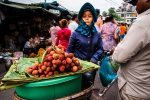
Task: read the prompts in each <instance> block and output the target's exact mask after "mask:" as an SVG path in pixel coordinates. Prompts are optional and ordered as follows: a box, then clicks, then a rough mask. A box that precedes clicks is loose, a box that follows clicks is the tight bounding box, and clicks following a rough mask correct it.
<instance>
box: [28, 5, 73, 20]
mask: <svg viewBox="0 0 150 100" xmlns="http://www.w3.org/2000/svg"><path fill="white" fill-rule="evenodd" d="M30 6H37V7H42V8H45V9H47V10H49V9H55V10H59V11H60V12H61V15H60V16H61V17H62V18H67V16H68V15H70V16H72V15H73V13H72V12H70V11H68V10H67V9H65V8H62V7H59V6H55V5H52V4H51V3H34V4H30Z"/></svg>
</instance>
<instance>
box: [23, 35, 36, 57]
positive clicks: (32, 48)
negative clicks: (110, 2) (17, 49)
mask: <svg viewBox="0 0 150 100" xmlns="http://www.w3.org/2000/svg"><path fill="white" fill-rule="evenodd" d="M36 51H37V50H36V44H35V42H34V40H33V37H32V36H29V38H28V41H26V43H25V45H24V54H27V55H29V54H30V53H37V52H36Z"/></svg>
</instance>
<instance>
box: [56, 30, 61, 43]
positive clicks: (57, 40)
mask: <svg viewBox="0 0 150 100" xmlns="http://www.w3.org/2000/svg"><path fill="white" fill-rule="evenodd" d="M59 32H60V31H58V32H57V37H56V42H55V45H58V44H59V40H60V37H59Z"/></svg>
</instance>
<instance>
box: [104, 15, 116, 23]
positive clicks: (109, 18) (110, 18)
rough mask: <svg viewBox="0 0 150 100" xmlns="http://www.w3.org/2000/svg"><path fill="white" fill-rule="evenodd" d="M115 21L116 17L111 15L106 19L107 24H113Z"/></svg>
mask: <svg viewBox="0 0 150 100" xmlns="http://www.w3.org/2000/svg"><path fill="white" fill-rule="evenodd" d="M113 21H114V16H113V15H112V14H109V15H107V16H106V18H105V22H113Z"/></svg>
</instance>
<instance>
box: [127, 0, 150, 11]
mask: <svg viewBox="0 0 150 100" xmlns="http://www.w3.org/2000/svg"><path fill="white" fill-rule="evenodd" d="M124 1H125V2H128V3H130V4H133V5H134V6H136V11H137V13H138V14H141V13H143V12H144V11H146V10H148V9H149V8H150V0H124Z"/></svg>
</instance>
